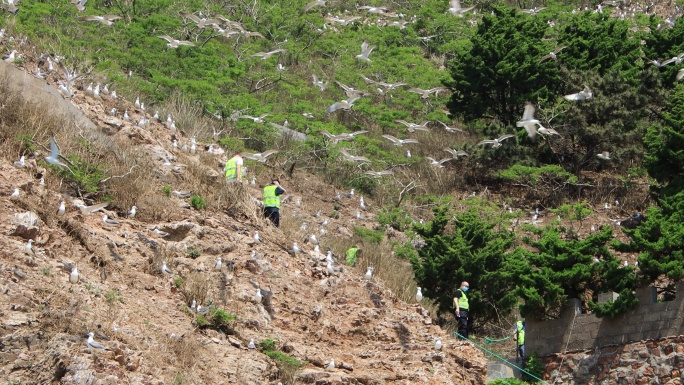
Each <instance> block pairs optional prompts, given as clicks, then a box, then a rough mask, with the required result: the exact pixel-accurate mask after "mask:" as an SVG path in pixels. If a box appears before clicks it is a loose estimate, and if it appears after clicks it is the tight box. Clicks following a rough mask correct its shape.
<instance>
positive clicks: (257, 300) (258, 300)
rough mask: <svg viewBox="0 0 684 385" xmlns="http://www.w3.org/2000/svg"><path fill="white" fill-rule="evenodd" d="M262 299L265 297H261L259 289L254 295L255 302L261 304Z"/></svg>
mask: <svg viewBox="0 0 684 385" xmlns="http://www.w3.org/2000/svg"><path fill="white" fill-rule="evenodd" d="M262 298H263V296H262V295H261V289H260V288H257V289H256V293H254V302H256V303H261V299H262Z"/></svg>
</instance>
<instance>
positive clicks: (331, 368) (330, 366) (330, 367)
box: [325, 358, 335, 370]
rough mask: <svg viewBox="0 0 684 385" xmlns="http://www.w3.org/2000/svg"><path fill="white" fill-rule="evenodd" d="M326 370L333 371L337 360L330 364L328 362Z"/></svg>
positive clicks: (331, 361) (332, 360) (331, 360)
mask: <svg viewBox="0 0 684 385" xmlns="http://www.w3.org/2000/svg"><path fill="white" fill-rule="evenodd" d="M325 369H326V370H333V369H335V359H334V358H331V359H330V362H328V365H327V366H326V367H325Z"/></svg>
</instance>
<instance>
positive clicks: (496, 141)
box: [478, 134, 513, 148]
mask: <svg viewBox="0 0 684 385" xmlns="http://www.w3.org/2000/svg"><path fill="white" fill-rule="evenodd" d="M512 137H513V134H506V135H501V136H500V137H498V138H494V139H485V140H483V141H480V143H478V145H481V144H491V145H492V148H498V147H501V142H503V141H504V140H506V139H508V138H512Z"/></svg>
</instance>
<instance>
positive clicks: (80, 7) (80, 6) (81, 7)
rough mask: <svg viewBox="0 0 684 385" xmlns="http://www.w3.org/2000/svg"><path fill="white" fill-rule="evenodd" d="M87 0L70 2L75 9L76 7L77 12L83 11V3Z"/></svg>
mask: <svg viewBox="0 0 684 385" xmlns="http://www.w3.org/2000/svg"><path fill="white" fill-rule="evenodd" d="M87 1H88V0H71V4H73V5H75V6H76V9H78V11H79V12H83V11H85V3H86V2H87Z"/></svg>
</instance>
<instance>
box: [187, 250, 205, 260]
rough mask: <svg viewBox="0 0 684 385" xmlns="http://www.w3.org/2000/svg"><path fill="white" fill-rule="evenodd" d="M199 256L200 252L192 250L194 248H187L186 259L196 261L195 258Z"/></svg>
mask: <svg viewBox="0 0 684 385" xmlns="http://www.w3.org/2000/svg"><path fill="white" fill-rule="evenodd" d="M201 254H202V252H201V251H199V250H197V249H196V248H194V247H190V248H188V257H190V258H192V259H197V258H199V256H200V255H201Z"/></svg>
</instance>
